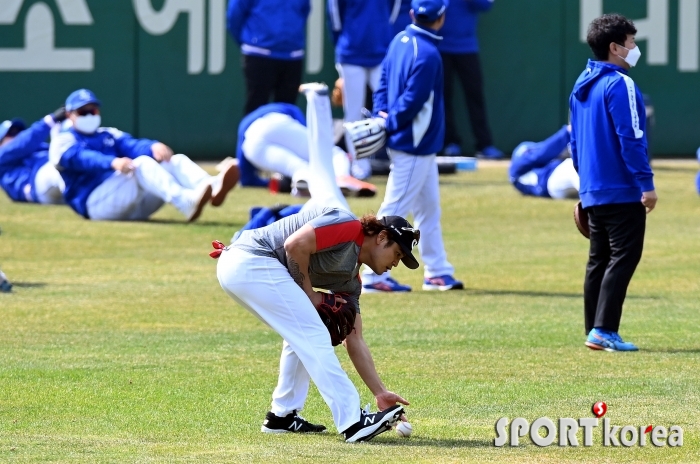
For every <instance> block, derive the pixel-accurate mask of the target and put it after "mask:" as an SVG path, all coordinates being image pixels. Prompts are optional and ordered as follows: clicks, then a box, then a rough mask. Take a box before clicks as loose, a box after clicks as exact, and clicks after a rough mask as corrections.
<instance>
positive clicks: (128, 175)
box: [49, 89, 239, 221]
mask: <svg viewBox="0 0 700 464" xmlns="http://www.w3.org/2000/svg"><path fill="white" fill-rule="evenodd" d="M66 111H67V113H68V119H70V121H71V123H72V125H71V126H70V127H69V128H68V129H65V130H64V131H62V132H60V133H59V134H58V135H57V136H56V137H54V138H53V139H52V140H51V146H50V148H49V159H50V160H51V162H52V163H53V164H54V165H55V166H56V168H57V169H58V171H59V172H60V173H61V177H63V180H64V181H65V183H66V189H65V192H64V197H65V199H66V202H67V203H68V204H69V205H70V206H71V208H73V209H74V210H75V211H76V212H77V213H78V214H80V215H82V216H83V217H85V218H88V219H92V220H114V221H129V220H132V221H138V220H146V219H148V217H149V216H150V215H151V214H153V213H155V212H156V211H157V210H158V209H160V207H161V206H163V204H165V203H166V202H167V203H170V204H172V205H173V206H175V208H177V209H178V210H179V211H180V212H181V213H182V214H183V215H184V216H185V218H186V219H187V220H188V221H194V220H196V219H197V218H198V217H199V215H200V213H201V212H202V209H203V208H204V206H205V205H206V204H207V203H209V202H210V200H211V205H212V206H219V205H221V204H222V203H223V201H224V199H225V198H226V195H227V194H228V192H229V191H230V190H231V189H232V188H233V187H234V186H235V185H236V183H237V182H238V177H239V173H238V166H237V164H236V163H229V164H228V166H227V167H226V168H225V169H224V170H223V171H222V172H221V174H219V176H217V177H214V176H210V175H209V174H207V173H206V172H205V171H204V170H203V169H202V168H200V167H199V166H198V165H197V164H195V163H194V162H193V161H192V160H190V159H189V158H188V157H187V156H185V155H174V154H173V151H172V150H171V149H170V147H168V146H167V145H165V144H163V143H161V142H158V141H156V140H149V139H136V138H134V137H132V136H131V135H129V134H127V133H126V132H122V131H120V130H118V129H114V128H105V127H100V123H101V105H100V101H99V100H98V99H97V97H96V96H95V94H93V93H92V92H91V91H89V90H87V89H80V90H76V91H75V92H73V93H72V94H70V95H69V96H68V99H67V100H66Z"/></svg>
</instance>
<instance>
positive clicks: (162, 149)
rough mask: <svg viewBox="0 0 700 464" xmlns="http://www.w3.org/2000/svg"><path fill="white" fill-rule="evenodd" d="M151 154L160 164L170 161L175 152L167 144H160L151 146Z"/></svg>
mask: <svg viewBox="0 0 700 464" xmlns="http://www.w3.org/2000/svg"><path fill="white" fill-rule="evenodd" d="M151 152H152V153H153V158H154V159H155V160H156V161H158V162H159V163H162V162H164V161H170V158H172V156H173V150H172V149H171V148H170V147H169V146H167V145H166V144H164V143H160V142H156V143H154V144H153V145H151Z"/></svg>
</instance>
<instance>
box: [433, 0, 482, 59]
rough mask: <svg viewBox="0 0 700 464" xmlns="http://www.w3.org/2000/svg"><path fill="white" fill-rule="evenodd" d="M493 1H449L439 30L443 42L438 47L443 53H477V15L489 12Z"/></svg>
mask: <svg viewBox="0 0 700 464" xmlns="http://www.w3.org/2000/svg"><path fill="white" fill-rule="evenodd" d="M493 3H494V0H451V1H450V5H449V6H448V7H447V14H446V15H445V25H444V26H442V29H440V35H441V36H442V37H443V40H442V41H441V42H440V44H439V45H438V48H439V49H440V51H441V52H444V53H478V52H479V39H478V37H477V35H476V31H477V25H478V22H479V14H480V13H485V12H487V11H489V10H490V9H491V8H492V7H493Z"/></svg>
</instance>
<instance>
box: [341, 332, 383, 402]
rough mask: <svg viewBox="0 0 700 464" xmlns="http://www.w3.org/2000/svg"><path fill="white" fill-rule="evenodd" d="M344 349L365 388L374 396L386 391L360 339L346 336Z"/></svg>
mask: <svg viewBox="0 0 700 464" xmlns="http://www.w3.org/2000/svg"><path fill="white" fill-rule="evenodd" d="M345 347H346V348H347V350H348V356H350V360H351V361H352V364H353V365H354V366H355V369H356V370H357V373H358V374H359V375H360V378H361V379H362V381H363V382H364V383H365V385H367V388H369V390H370V391H371V392H372V394H373V395H374V396H377V395H378V394H380V393H382V392H384V391H386V387H385V386H384V383H383V382H382V380H381V379H380V378H379V374H378V373H377V369H376V367H375V366H374V359H372V353H370V351H369V347H368V346H367V344H366V343H365V341H364V339H363V338H362V337H357V336H348V338H347V339H346V344H345Z"/></svg>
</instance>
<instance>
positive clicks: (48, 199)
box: [28, 163, 66, 205]
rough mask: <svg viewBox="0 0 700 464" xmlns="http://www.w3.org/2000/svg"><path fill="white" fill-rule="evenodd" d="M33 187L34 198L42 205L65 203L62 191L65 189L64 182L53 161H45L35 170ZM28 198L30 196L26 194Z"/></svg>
mask: <svg viewBox="0 0 700 464" xmlns="http://www.w3.org/2000/svg"><path fill="white" fill-rule="evenodd" d="M34 189H35V193H36V198H37V200H38V202H39V203H41V204H42V205H62V204H65V201H64V199H63V191H64V190H65V189H66V184H65V182H64V181H63V177H61V174H60V173H59V172H58V171H57V170H56V167H55V166H54V165H53V163H46V164H45V165H43V166H42V167H40V168H39V170H38V171H37V172H36V175H35V176H34ZM28 199H31V197H30V196H28Z"/></svg>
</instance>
